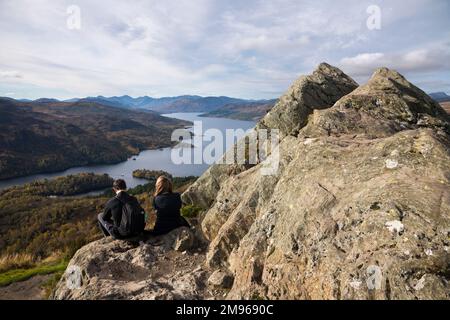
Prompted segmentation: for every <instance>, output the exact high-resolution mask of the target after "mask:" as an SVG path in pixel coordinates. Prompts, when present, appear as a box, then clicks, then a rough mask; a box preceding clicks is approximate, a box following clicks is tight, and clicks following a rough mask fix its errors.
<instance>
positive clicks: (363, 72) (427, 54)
mask: <svg viewBox="0 0 450 320" xmlns="http://www.w3.org/2000/svg"><path fill="white" fill-rule="evenodd" d="M339 64H340V66H341V67H342V68H343V69H344V70H346V71H347V72H348V73H350V74H352V75H354V76H368V75H370V74H371V73H372V72H373V71H374V69H376V68H378V67H388V68H392V69H396V70H398V71H400V72H405V73H422V72H427V73H428V72H432V71H450V47H448V46H446V45H445V44H444V45H439V46H433V45H430V46H429V48H427V49H417V50H413V51H411V52H405V53H399V52H393V53H386V54H385V53H362V54H358V55H356V56H353V57H345V58H343V59H341V61H340V63H339Z"/></svg>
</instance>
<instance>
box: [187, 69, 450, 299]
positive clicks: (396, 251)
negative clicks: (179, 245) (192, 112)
mask: <svg viewBox="0 0 450 320" xmlns="http://www.w3.org/2000/svg"><path fill="white" fill-rule="evenodd" d="M323 70H331V71H326V72H325V73H327V72H329V73H331V76H328V75H321V72H324V71H323ZM315 78H318V81H315ZM322 78H323V79H322ZM330 79H331V80H330ZM355 86H356V85H355V83H354V81H352V80H351V79H350V78H349V77H348V76H345V75H343V73H342V72H340V71H339V70H337V69H335V68H333V67H329V66H327V65H321V66H320V67H319V68H318V70H316V72H315V76H314V75H313V77H312V78H311V76H310V77H304V78H301V79H300V80H299V81H298V84H295V85H294V86H293V87H292V88H291V89H290V90H289V92H288V93H287V94H286V95H285V96H284V97H283V98H281V99H280V102H279V103H278V104H277V106H276V108H275V109H274V111H273V112H271V113H270V114H268V115H267V117H266V118H264V119H263V120H262V121H261V123H260V124H259V125H258V127H257V129H259V128H271V129H280V130H281V132H282V140H281V142H280V147H279V150H280V157H279V161H280V165H279V170H278V172H277V174H274V175H271V176H267V175H264V174H262V168H263V166H264V162H265V161H263V162H261V163H259V164H257V165H255V166H252V167H250V168H247V169H246V168H242V170H239V171H238V172H234V173H233V174H230V175H228V176H227V175H223V174H222V175H219V176H215V175H214V173H215V172H217V170H218V169H217V168H218V167H217V166H212V167H211V168H210V170H209V171H208V172H207V173H206V174H205V175H203V176H202V177H201V178H200V179H199V180H198V181H197V183H196V185H195V188H191V189H189V190H188V191H187V194H188V195H189V198H190V199H195V198H196V197H201V195H198V194H196V192H200V193H201V192H203V191H205V190H209V186H211V185H212V183H214V184H215V185H214V191H213V192H210V193H208V197H209V198H208V202H209V203H210V206H209V209H207V210H206V213H205V214H204V217H203V221H202V230H203V232H204V234H205V237H206V238H207V239H208V240H209V241H210V245H209V249H208V254H207V257H206V263H207V266H208V267H209V268H210V269H211V270H213V271H215V270H222V271H223V270H228V271H230V272H232V274H233V276H234V282H233V287H232V289H231V291H230V292H229V294H228V298H247V299H251V298H269V299H449V298H450V284H449V280H450V279H449V274H450V253H449V251H448V250H449V247H450V238H449V237H450V137H449V131H448V128H449V118H448V115H447V114H445V112H443V110H442V108H441V107H440V106H439V105H438V104H436V103H435V102H434V101H432V100H431V99H430V98H429V97H428V96H427V95H426V94H425V93H424V92H423V91H421V90H420V89H418V88H417V87H415V86H414V85H412V84H411V83H409V82H408V81H407V80H406V79H405V78H404V77H403V76H401V75H400V74H399V73H397V72H395V71H392V70H389V69H386V68H383V69H379V70H377V71H376V72H375V74H374V76H373V77H372V79H371V80H370V81H369V82H368V83H367V84H366V85H364V86H362V87H360V88H358V89H356V90H353V89H355ZM307 88H309V90H306V89H307ZM311 88H313V89H314V90H316V93H312V92H311ZM311 97H320V99H316V98H314V99H312V98H311ZM310 101H316V102H317V103H311V102H310ZM266 161H271V155H269V157H268V159H267V160H266ZM220 168H221V169H220V172H224V171H225V170H226V167H220ZM219 177H220V178H219Z"/></svg>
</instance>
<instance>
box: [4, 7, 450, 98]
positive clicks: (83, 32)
mask: <svg viewBox="0 0 450 320" xmlns="http://www.w3.org/2000/svg"><path fill="white" fill-rule="evenodd" d="M0 43H1V44H0V96H9V97H12V98H27V99H36V98H41V97H49V98H50V97H51V98H57V99H68V98H74V97H85V96H97V95H104V96H115V95H130V96H134V97H137V96H144V95H148V96H152V97H163V96H177V95H184V94H196V95H202V96H219V95H226V96H232V97H239V98H247V99H269V98H277V97H279V96H280V95H281V94H282V93H283V92H285V91H286V90H287V88H288V87H289V85H290V84H291V83H292V82H293V81H294V80H295V79H297V78H298V77H299V76H300V75H302V74H308V73H311V72H312V71H313V70H314V69H315V67H316V66H317V65H318V64H319V63H321V62H328V63H330V64H332V65H335V66H337V67H339V68H341V69H342V70H343V71H344V72H345V73H347V74H349V75H350V76H352V77H353V78H354V79H355V80H356V81H358V82H359V83H360V84H363V83H364V82H366V81H367V80H368V78H369V77H370V75H371V74H372V73H373V71H374V70H375V69H376V68H378V67H382V66H386V67H389V68H393V69H396V70H398V71H399V72H401V73H402V74H404V75H405V76H406V77H407V78H408V79H409V80H410V81H411V82H413V83H414V84H416V85H417V86H419V87H420V88H422V89H423V90H425V91H427V92H437V91H444V92H447V93H450V1H448V0H408V1H406V0H388V1H381V0H378V1H377V0H370V1H364V0H363V1H361V0H341V1H335V0H324V1H312V0H311V1H310V0H246V1H236V0H229V1H223V0H221V1H213V0H188V1H185V0H176V1H172V0H164V1H161V0H158V1H153V0H145V1H139V0H136V1H132V0H131V1H119V0H107V1H103V0H101V1H99V0H98V1H92V0H91V1H88V0H70V1H63V0H60V1H58V0H0Z"/></svg>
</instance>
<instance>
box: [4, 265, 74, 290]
mask: <svg viewBox="0 0 450 320" xmlns="http://www.w3.org/2000/svg"><path fill="white" fill-rule="evenodd" d="M67 264H68V262H67V261H63V262H60V263H58V264H51V265H41V266H37V267H34V268H31V269H14V270H9V271H6V272H3V273H0V287H5V286H8V285H10V284H11V283H15V282H19V281H25V280H28V279H30V278H31V277H34V276H37V275H46V274H52V273H56V272H63V271H64V270H66V268H67Z"/></svg>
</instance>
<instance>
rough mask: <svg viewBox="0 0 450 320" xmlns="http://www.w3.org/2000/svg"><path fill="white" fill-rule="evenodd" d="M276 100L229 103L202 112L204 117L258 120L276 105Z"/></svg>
mask: <svg viewBox="0 0 450 320" xmlns="http://www.w3.org/2000/svg"><path fill="white" fill-rule="evenodd" d="M275 103H276V100H267V101H259V102H245V103H233V104H227V105H225V106H223V107H220V108H218V109H216V110H213V111H210V112H207V113H204V114H202V115H201V116H202V117H217V118H229V119H236V120H247V121H258V120H260V119H261V118H263V117H264V116H265V115H266V114H267V113H268V112H269V111H270V110H271V109H272V108H273V106H274V105H275Z"/></svg>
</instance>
